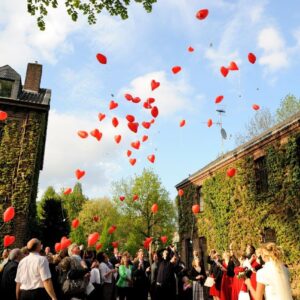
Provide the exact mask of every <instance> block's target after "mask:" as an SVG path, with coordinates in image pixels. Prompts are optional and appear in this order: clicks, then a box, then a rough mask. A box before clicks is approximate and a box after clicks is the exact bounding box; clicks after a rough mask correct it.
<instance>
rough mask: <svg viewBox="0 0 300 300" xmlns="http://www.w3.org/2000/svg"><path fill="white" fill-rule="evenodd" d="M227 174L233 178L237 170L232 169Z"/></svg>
mask: <svg viewBox="0 0 300 300" xmlns="http://www.w3.org/2000/svg"><path fill="white" fill-rule="evenodd" d="M226 173H227V176H228V177H233V176H234V175H235V173H236V169H235V168H230V169H228V170H227V172H226Z"/></svg>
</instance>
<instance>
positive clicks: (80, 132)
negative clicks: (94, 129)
mask: <svg viewBox="0 0 300 300" xmlns="http://www.w3.org/2000/svg"><path fill="white" fill-rule="evenodd" d="M77 134H78V135H79V136H80V137H81V138H82V139H85V138H87V137H88V136H89V134H88V133H87V132H86V131H83V130H80V131H78V132H77Z"/></svg>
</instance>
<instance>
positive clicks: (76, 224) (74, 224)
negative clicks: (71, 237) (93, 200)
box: [72, 219, 79, 229]
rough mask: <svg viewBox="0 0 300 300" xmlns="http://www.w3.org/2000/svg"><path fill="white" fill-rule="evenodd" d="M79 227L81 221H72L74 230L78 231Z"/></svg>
mask: <svg viewBox="0 0 300 300" xmlns="http://www.w3.org/2000/svg"><path fill="white" fill-rule="evenodd" d="M78 226H79V220H78V219H74V220H73V221H72V227H73V228H74V229H76V228H77V227H78Z"/></svg>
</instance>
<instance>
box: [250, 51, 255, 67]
mask: <svg viewBox="0 0 300 300" xmlns="http://www.w3.org/2000/svg"><path fill="white" fill-rule="evenodd" d="M248 60H249V62H250V63H251V64H255V62H256V56H255V54H253V53H251V52H250V53H249V54H248Z"/></svg>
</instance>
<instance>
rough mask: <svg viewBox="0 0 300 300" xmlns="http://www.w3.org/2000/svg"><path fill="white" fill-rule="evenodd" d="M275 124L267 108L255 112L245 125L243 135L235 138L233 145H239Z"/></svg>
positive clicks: (239, 134) (237, 135)
mask: <svg viewBox="0 0 300 300" xmlns="http://www.w3.org/2000/svg"><path fill="white" fill-rule="evenodd" d="M274 124H275V121H274V117H273V116H272V114H271V112H270V110H269V109H268V108H265V109H261V110H260V111H257V112H256V113H255V115H254V117H253V118H252V119H250V121H249V122H248V123H247V124H246V125H245V133H238V134H236V136H235V143H236V144H237V145H241V144H243V143H246V142H247V141H249V140H251V139H252V138H254V137H256V136H258V135H259V134H261V133H262V132H264V131H265V130H267V129H269V128H271V127H272V126H273V125H274Z"/></svg>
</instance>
